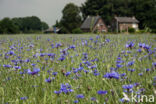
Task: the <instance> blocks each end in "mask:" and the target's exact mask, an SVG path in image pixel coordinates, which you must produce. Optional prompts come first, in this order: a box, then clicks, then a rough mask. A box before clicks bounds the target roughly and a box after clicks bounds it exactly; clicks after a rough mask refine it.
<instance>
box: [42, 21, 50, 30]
mask: <svg viewBox="0 0 156 104" xmlns="http://www.w3.org/2000/svg"><path fill="white" fill-rule="evenodd" d="M41 27H42V30H46V29H48V28H49V26H48V24H47V23H46V22H41Z"/></svg>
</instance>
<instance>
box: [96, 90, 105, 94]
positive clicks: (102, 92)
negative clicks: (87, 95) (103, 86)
mask: <svg viewBox="0 0 156 104" xmlns="http://www.w3.org/2000/svg"><path fill="white" fill-rule="evenodd" d="M97 94H99V95H106V94H107V91H103V90H99V91H97Z"/></svg>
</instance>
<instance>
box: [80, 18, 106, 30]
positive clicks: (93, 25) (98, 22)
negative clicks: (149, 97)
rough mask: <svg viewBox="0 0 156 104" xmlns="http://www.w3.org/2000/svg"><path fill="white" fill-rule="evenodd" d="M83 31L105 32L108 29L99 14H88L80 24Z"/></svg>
mask: <svg viewBox="0 0 156 104" xmlns="http://www.w3.org/2000/svg"><path fill="white" fill-rule="evenodd" d="M81 30H82V31H83V32H100V33H101V32H107V31H108V29H107V27H106V25H105V23H104V21H103V20H102V18H101V17H100V16H88V17H87V18H86V20H85V21H84V22H83V24H82V25H81Z"/></svg>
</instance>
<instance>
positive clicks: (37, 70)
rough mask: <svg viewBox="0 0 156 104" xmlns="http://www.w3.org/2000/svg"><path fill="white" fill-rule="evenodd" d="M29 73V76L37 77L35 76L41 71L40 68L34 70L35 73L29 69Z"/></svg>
mask: <svg viewBox="0 0 156 104" xmlns="http://www.w3.org/2000/svg"><path fill="white" fill-rule="evenodd" d="M27 72H28V74H31V75H35V74H38V72H40V69H39V68H34V69H33V71H31V70H30V69H28V70H27Z"/></svg>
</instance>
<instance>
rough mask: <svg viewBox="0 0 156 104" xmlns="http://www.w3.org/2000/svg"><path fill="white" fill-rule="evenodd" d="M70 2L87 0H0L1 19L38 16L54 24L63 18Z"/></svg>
mask: <svg viewBox="0 0 156 104" xmlns="http://www.w3.org/2000/svg"><path fill="white" fill-rule="evenodd" d="M70 2H72V3H74V4H76V5H78V6H80V5H81V4H82V3H84V2H85V0H0V19H3V18H4V17H10V18H13V17H25V16H38V17H39V18H40V19H41V21H45V22H46V23H48V24H49V26H52V25H54V24H55V22H56V20H60V19H61V16H62V10H63V8H64V6H65V5H66V4H67V3H70Z"/></svg>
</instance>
